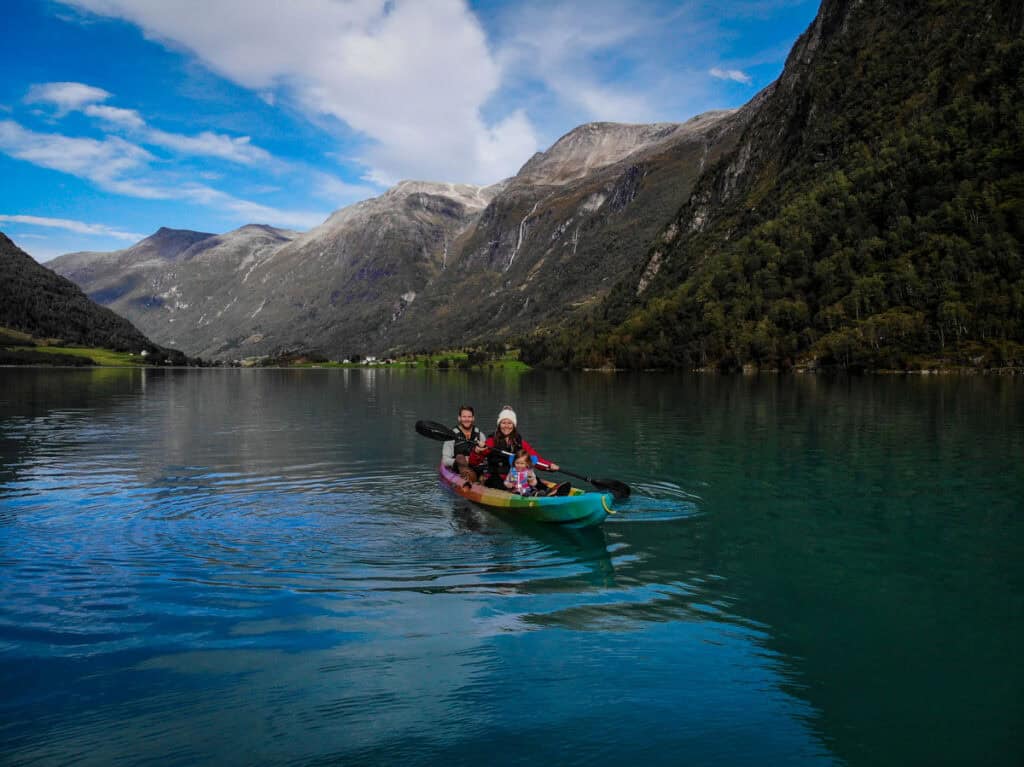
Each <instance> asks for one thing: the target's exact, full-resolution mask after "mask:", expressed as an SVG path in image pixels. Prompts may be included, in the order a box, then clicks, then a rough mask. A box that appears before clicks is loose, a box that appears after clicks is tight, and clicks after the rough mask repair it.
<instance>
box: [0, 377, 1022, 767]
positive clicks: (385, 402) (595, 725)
mask: <svg viewBox="0 0 1024 767" xmlns="http://www.w3.org/2000/svg"><path fill="white" fill-rule="evenodd" d="M463 401H469V402H472V403H474V404H476V405H477V406H478V408H479V410H480V411H481V422H483V423H484V425H486V426H488V427H489V426H490V424H491V421H492V418H493V416H494V415H495V414H496V413H497V410H498V408H499V406H500V405H502V404H504V403H505V402H510V403H512V404H514V405H515V406H516V408H517V410H518V412H519V420H520V427H521V428H522V430H523V432H524V433H525V434H526V435H527V437H528V438H529V439H530V440H531V441H532V442H534V444H535V445H536V446H537V447H538V448H539V449H540V451H541V453H542V454H544V455H546V456H547V457H549V458H552V459H554V460H557V461H559V462H560V463H562V465H563V466H565V467H566V468H570V469H575V470H578V471H581V472H588V473H591V474H593V475H596V476H608V477H613V478H618V479H621V480H623V481H626V482H629V483H630V484H631V485H633V487H634V497H633V498H632V499H631V500H630V501H629V502H627V503H625V504H622V505H621V506H620V507H619V513H618V514H617V515H616V516H614V517H611V518H609V520H608V521H607V522H606V523H605V524H604V525H602V526H600V527H596V528H590V529H586V530H566V529H558V528H551V527H544V526H530V525H524V524H521V523H517V522H515V521H511V520H509V519H507V518H502V517H500V516H495V515H493V514H491V513H489V512H486V511H482V510H480V509H477V508H474V507H473V506H471V505H468V504H466V503H465V502H464V501H462V500H459V499H456V498H455V497H454V496H452V495H450V494H449V493H447V492H446V491H444V490H443V489H442V488H440V487H439V486H438V484H437V481H436V477H435V473H434V464H435V460H436V459H437V457H438V455H439V452H440V446H439V445H438V444H437V443H433V442H429V441H427V440H425V439H423V438H422V437H420V436H418V435H417V434H416V433H415V432H414V431H413V428H412V426H413V423H414V422H415V420H416V419H418V418H428V419H433V420H445V421H447V420H453V415H454V410H455V406H456V405H457V404H459V403H460V402H463ZM1022 459H1024V381H1021V380H1019V379H1017V380H1013V379H992V378H980V377H971V378H910V379H906V378H895V377H893V378H861V379H852V380H847V379H838V380H828V379H823V378H813V377H781V378H779V377H760V378H739V377H735V378H728V377H716V376H693V377H671V376H658V375H647V376H604V375H600V374H593V375H560V374H530V375H526V376H521V377H505V376H500V375H498V376H489V375H485V374H476V375H470V374H464V373H456V372H451V373H440V372H438V373H426V372H422V371H420V372H417V371H386V370H379V371H359V370H354V371H269V370H268V371H256V370H207V371H118V370H92V371H23V370H0V691H2V692H0V755H2V756H0V762H2V763H4V764H76V765H78V764H119V765H122V764H146V763H151V764H161V765H165V764H189V765H191V764H217V765H220V764H229V765H233V764H237V765H243V764H244V765H248V764H310V765H313V764H316V765H320V764H413V765H421V764H454V765H477V764H489V765H511V764H531V765H534V764H540V765H544V764H587V765H594V764H600V765H605V764H608V765H611V764H615V765H626V764H637V763H639V764H643V765H646V766H650V765H663V764H664V765H683V764H692V765H752V764H765V765H774V764H780V765H783V764H784V765H791V764H797V765H802V764H813V765H887V764H891V765H911V764H919V765H934V764H984V765H1001V764H1005V765H1020V764H1021V763H1022V761H1024V660H1022V652H1024V513H1022V512H1024V502H1022V494H1024V461H1022Z"/></svg>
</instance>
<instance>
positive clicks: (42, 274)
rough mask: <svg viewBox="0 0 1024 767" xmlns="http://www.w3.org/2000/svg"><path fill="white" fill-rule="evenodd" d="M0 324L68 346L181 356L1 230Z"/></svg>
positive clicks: (181, 358)
mask: <svg viewBox="0 0 1024 767" xmlns="http://www.w3.org/2000/svg"><path fill="white" fill-rule="evenodd" d="M0 327H3V328H10V329H11V330H16V331H21V332H23V333H26V334H29V335H31V336H35V337H37V338H45V339H55V340H56V339H59V340H60V341H62V342H63V343H64V344H67V345H69V346H91V347H102V348H104V349H113V350H116V351H133V352H140V351H143V350H146V351H147V352H148V353H150V354H155V355H158V358H159V359H161V360H163V359H172V360H173V361H174V362H175V363H177V364H183V363H184V362H185V356H184V355H183V354H181V352H177V351H174V350H170V349H165V348H163V347H160V346H157V345H156V344H154V343H153V342H151V341H150V340H149V339H148V338H146V337H145V336H144V335H142V333H140V332H139V331H138V330H136V329H135V328H134V327H133V326H132V324H131V323H130V322H128V320H126V319H124V318H123V317H120V316H118V315H117V314H114V312H112V311H110V310H109V309H106V308H104V307H102V306H99V305H97V304H95V303H93V302H92V301H90V300H89V299H88V298H87V297H86V295H85V294H84V293H83V292H82V291H81V290H80V289H79V288H78V286H77V285H75V284H74V283H73V282H71V281H70V280H66V279H64V278H63V277H60V276H59V275H56V274H54V273H53V272H51V271H50V270H49V269H47V268H46V267H44V266H41V265H40V264H38V263H36V262H35V261H34V260H33V259H32V257H31V256H29V255H28V254H27V253H25V252H24V251H22V250H21V249H20V248H19V247H18V246H17V245H15V244H14V243H13V242H11V240H10V239H8V238H7V236H6V235H4V234H3V233H2V232H0Z"/></svg>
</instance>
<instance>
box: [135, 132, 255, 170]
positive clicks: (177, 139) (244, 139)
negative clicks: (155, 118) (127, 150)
mask: <svg viewBox="0 0 1024 767" xmlns="http://www.w3.org/2000/svg"><path fill="white" fill-rule="evenodd" d="M140 139H141V140H142V141H143V143H146V144H153V145H156V146H161V147H164V148H165V149H171V150H173V151H176V152H180V153H181V154H186V155H194V156H201V157H219V158H220V159H222V160H229V161H231V162H237V163H239V164H241V165H255V164H256V163H269V162H271V161H273V158H272V157H271V155H270V153H269V152H267V151H266V150H264V149H260V148H259V147H258V146H255V145H253V144H252V143H250V139H249V137H248V136H236V137H232V136H225V135H224V134H222V133H213V132H211V131H203V132H202V133H199V134H198V135H196V136H185V135H182V134H180V133H167V132H166V131H162V130H156V129H155V128H148V129H146V130H145V131H144V132H142V134H141V136H140Z"/></svg>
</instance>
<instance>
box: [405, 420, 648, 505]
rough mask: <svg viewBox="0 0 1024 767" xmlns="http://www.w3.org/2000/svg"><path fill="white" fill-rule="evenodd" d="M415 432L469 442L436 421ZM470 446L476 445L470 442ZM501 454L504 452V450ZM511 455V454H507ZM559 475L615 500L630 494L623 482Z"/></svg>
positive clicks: (418, 424) (442, 439)
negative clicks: (604, 492) (607, 493)
mask: <svg viewBox="0 0 1024 767" xmlns="http://www.w3.org/2000/svg"><path fill="white" fill-rule="evenodd" d="M416 432H417V433H418V434H420V435H422V436H424V437H427V438H428V439H433V440H436V441H438V442H448V441H449V440H453V441H455V442H471V440H468V439H460V438H457V437H456V435H455V433H454V432H453V431H452V430H451V429H450V428H448V427H447V426H445V425H444V424H442V423H438V422H437V421H417V422H416ZM471 444H476V443H474V442H471ZM502 452H505V451H504V450H503V451H502ZM507 454H508V455H512V454H511V453H507ZM538 466H541V468H545V469H546V468H548V467H547V466H546V465H543V464H538ZM558 472H559V473H560V474H568V475H569V476H570V477H576V478H577V479H582V480H583V481H584V482H589V483H590V484H591V485H593V486H594V487H596V488H597V489H598V490H607V491H608V492H609V493H611V494H612V495H614V496H615V498H616V499H617V500H622V499H623V498H629V494H630V492H632V491H631V490H630V488H629V485H627V484H626V483H625V482H619V481H618V480H617V479H596V478H594V477H587V476H585V475H583V474H577V473H576V472H574V471H569V470H568V469H563V468H561V466H560V467H559V469H558Z"/></svg>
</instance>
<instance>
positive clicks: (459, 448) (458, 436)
mask: <svg viewBox="0 0 1024 767" xmlns="http://www.w3.org/2000/svg"><path fill="white" fill-rule="evenodd" d="M452 431H453V432H454V433H455V453H454V455H469V454H470V453H472V452H473V445H475V444H476V443H478V442H480V441H482V438H483V436H484V433H483V432H482V431H480V430H479V429H478V428H476V427H475V426H474V427H473V430H472V431H471V432H470V434H469V439H470V442H460V440H464V439H465V438H466V434H465V432H463V431H462V429H460V428H459V427H458V426H456V427H455V428H454V429H452ZM470 443H472V444H470Z"/></svg>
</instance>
